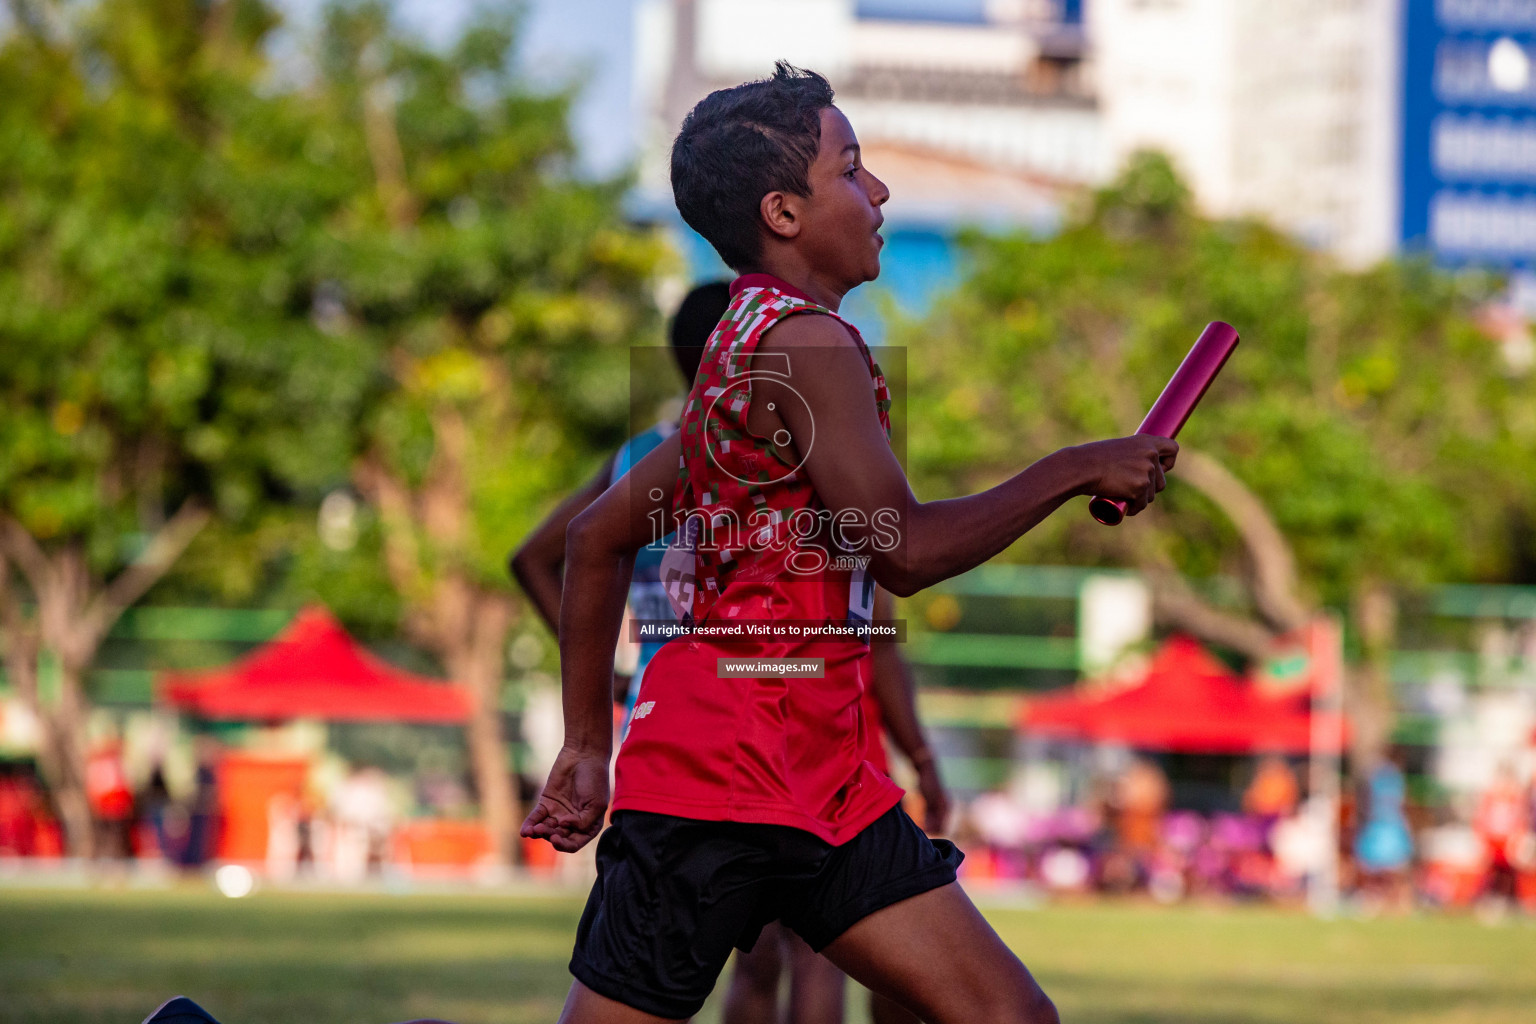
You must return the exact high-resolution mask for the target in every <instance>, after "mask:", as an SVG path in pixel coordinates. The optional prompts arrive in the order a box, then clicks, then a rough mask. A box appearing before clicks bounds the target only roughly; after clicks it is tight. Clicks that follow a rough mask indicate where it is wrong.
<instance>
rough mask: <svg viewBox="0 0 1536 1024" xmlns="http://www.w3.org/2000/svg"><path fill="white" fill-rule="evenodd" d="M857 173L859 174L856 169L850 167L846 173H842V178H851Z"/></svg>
mask: <svg viewBox="0 0 1536 1024" xmlns="http://www.w3.org/2000/svg"><path fill="white" fill-rule="evenodd" d="M858 173H859V169H858V168H857V167H850V168H848V169H847V170H846V171H844V172H843V177H845V178H851V177H853V176H854V175H856V174H858Z"/></svg>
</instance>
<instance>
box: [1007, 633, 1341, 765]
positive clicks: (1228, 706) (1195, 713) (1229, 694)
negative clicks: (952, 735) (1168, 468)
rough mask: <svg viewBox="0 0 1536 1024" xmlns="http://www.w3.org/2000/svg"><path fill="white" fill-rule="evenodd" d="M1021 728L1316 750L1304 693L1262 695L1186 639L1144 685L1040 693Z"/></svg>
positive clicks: (1193, 749) (1171, 647) (1173, 744)
mask: <svg viewBox="0 0 1536 1024" xmlns="http://www.w3.org/2000/svg"><path fill="white" fill-rule="evenodd" d="M1020 726H1021V727H1022V728H1023V729H1024V730H1025V731H1026V732H1031V733H1036V734H1040V735H1045V736H1055V737H1060V738H1063V739H1074V740H1081V741H1085V742H1093V743H1123V744H1125V745H1126V746H1130V747H1141V748H1144V749H1150V750H1171V751H1179V752H1185V753H1205V754H1240V753H1249V752H1254V751H1273V752H1276V753H1292V754H1300V753H1306V752H1307V751H1308V750H1309V749H1311V743H1312V715H1311V709H1310V707H1309V705H1308V698H1307V694H1306V693H1304V692H1303V693H1299V694H1298V693H1292V694H1286V695H1283V696H1268V695H1266V694H1263V693H1260V692H1259V691H1258V689H1257V688H1256V687H1255V686H1254V685H1253V684H1252V683H1248V682H1244V681H1243V680H1242V679H1241V678H1239V677H1238V676H1236V675H1234V674H1233V673H1232V672H1231V671H1229V670H1228V669H1227V667H1226V666H1225V665H1223V664H1221V662H1219V661H1217V660H1216V659H1215V658H1214V657H1212V656H1211V655H1210V654H1209V653H1208V652H1207V651H1206V650H1205V649H1204V648H1203V647H1201V646H1200V644H1199V643H1198V642H1197V641H1195V640H1193V639H1191V638H1189V637H1183V636H1176V637H1174V638H1172V639H1171V640H1169V641H1168V642H1167V643H1166V644H1164V645H1163V646H1162V648H1161V649H1159V650H1158V652H1157V654H1156V655H1155V656H1154V657H1153V659H1152V663H1151V665H1149V666H1148V668H1147V673H1146V676H1145V677H1144V678H1143V679H1142V680H1141V681H1140V682H1139V683H1136V684H1133V685H1131V686H1129V687H1125V688H1120V689H1114V690H1107V691H1102V692H1091V691H1090V692H1083V691H1080V690H1078V689H1075V688H1074V689H1070V690H1057V691H1054V692H1052V693H1047V694H1043V695H1042V696H1040V697H1037V698H1034V699H1032V700H1030V701H1028V702H1027V703H1026V704H1025V705H1024V708H1023V710H1022V712H1021V714H1020ZM1326 734H1327V735H1338V734H1339V732H1338V731H1337V730H1328V731H1327V732H1326Z"/></svg>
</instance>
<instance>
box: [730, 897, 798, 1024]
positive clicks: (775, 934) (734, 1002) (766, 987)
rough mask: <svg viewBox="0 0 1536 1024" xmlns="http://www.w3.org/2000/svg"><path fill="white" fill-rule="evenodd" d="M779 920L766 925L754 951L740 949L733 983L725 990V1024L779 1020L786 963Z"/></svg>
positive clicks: (775, 1022) (765, 1023) (769, 1023)
mask: <svg viewBox="0 0 1536 1024" xmlns="http://www.w3.org/2000/svg"><path fill="white" fill-rule="evenodd" d="M787 930H788V929H786V928H785V927H784V926H783V925H781V924H779V922H777V921H773V922H770V923H769V924H766V925H764V926H763V930H762V933H761V934H760V935H758V937H757V944H756V945H754V946H753V947H752V952H750V953H743V952H741V951H740V950H737V952H736V956H735V957H734V960H735V966H733V967H732V968H731V987H730V988H729V989H728V990H727V991H726V994H725V1008H724V1012H723V1013H721V1015H720V1019H721V1021H722V1022H723V1024H778V1020H779V975H780V972H781V971H782V969H783V964H784V941H783V940H784V934H785V932H786V931H787Z"/></svg>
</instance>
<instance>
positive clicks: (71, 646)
mask: <svg viewBox="0 0 1536 1024" xmlns="http://www.w3.org/2000/svg"><path fill="white" fill-rule="evenodd" d="M207 521H208V513H207V512H205V511H203V509H202V508H201V506H199V505H198V504H197V503H196V502H192V501H189V502H186V503H185V504H183V505H182V506H181V507H180V508H179V509H177V511H176V514H175V515H173V516H172V517H171V518H170V519H169V520H167V521H166V522H165V523H164V525H162V526H161V527H160V528H159V529H158V530H156V531H155V534H154V536H153V537H151V538H150V542H149V543H148V544H147V545H145V547H144V550H143V551H142V552H140V554H139V556H138V557H137V558H135V559H134V560H133V561H132V562H131V563H129V564H128V565H127V566H126V567H125V568H124V569H123V571H122V572H120V573H118V575H117V576H116V577H114V578H113V579H111V580H110V581H101V580H99V579H97V578H96V577H94V576H93V575H92V573H91V572H90V570H89V568H88V567H87V565H86V560H85V553H84V552H83V551H82V550H81V548H80V546H79V545H78V544H65V545H63V546H61V547H59V548H58V549H56V550H53V551H44V550H43V548H42V546H41V545H40V544H38V542H37V539H36V538H34V537H33V536H32V535H31V534H29V533H28V532H27V531H26V529H25V528H23V527H22V526H21V524H20V523H18V522H17V521H16V520H14V519H11V518H10V517H9V516H5V515H3V514H0V640H3V641H4V646H5V663H6V672H7V674H8V675H9V676H10V677H11V679H12V681H13V683H14V684H15V686H16V688H17V691H18V693H19V694H20V696H21V698H22V700H23V701H24V702H25V703H26V705H27V707H28V709H29V710H31V711H32V713H33V714H34V715H36V716H37V719H38V721H39V722H40V723H41V724H42V733H43V735H42V742H41V745H40V747H39V749H38V754H37V765H38V771H39V773H40V774H41V775H42V778H43V782H44V783H45V784H46V785H47V786H48V791H49V793H50V794H52V796H53V801H54V804H55V806H56V807H57V808H58V812H59V819H60V821H61V823H62V824H63V826H64V836H65V841H66V848H67V849H68V850H69V852H70V853H71V854H72V855H74V856H77V857H91V856H93V855H94V854H95V852H96V843H95V838H96V828H95V822H94V820H93V818H92V816H91V806H90V801H89V799H87V797H86V789H85V776H86V757H87V755H88V753H89V751H87V750H86V726H87V724H88V721H89V719H90V712H91V705H90V699H89V698H88V697H87V696H86V693H85V685H84V683H85V673H86V671H87V669H89V667H90V665H91V663H92V662H93V661H94V660H95V658H96V652H97V650H98V649H100V647H101V642H102V640H104V639H105V638H106V635H107V632H108V630H110V629H111V628H112V625H113V623H115V622H116V621H117V620H118V618H119V617H120V616H121V615H122V613H123V611H124V610H125V609H126V608H128V607H129V606H130V605H132V604H133V603H134V602H135V601H137V600H138V599H139V598H140V597H142V596H143V595H144V592H145V591H146V590H148V589H149V588H150V587H151V586H153V585H154V583H155V582H156V581H157V580H159V579H160V578H161V577H163V576H164V575H165V573H166V572H167V571H168V570H169V569H170V567H171V566H172V565H173V564H174V563H175V561H176V559H178V558H180V557H181V553H182V552H183V551H185V550H186V548H187V545H188V544H190V543H192V539H193V538H194V537H195V536H197V534H198V532H199V531H200V530H201V529H202V528H203V526H204V524H205V523H207ZM12 566H14V567H15V568H17V569H19V570H20V574H19V576H18V574H16V573H13V572H12ZM23 581H24V582H25V587H26V589H27V590H30V591H31V595H32V599H33V600H34V601H35V602H36V604H37V612H36V615H35V616H33V617H30V618H29V617H28V616H27V615H26V614H25V613H24V612H23V611H22V601H23ZM45 659H46V662H45ZM45 666H46V676H47V678H46V679H44V678H41V677H42V676H43V675H44V669H45Z"/></svg>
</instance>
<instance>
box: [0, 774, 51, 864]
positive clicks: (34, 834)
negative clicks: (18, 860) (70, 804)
mask: <svg viewBox="0 0 1536 1024" xmlns="http://www.w3.org/2000/svg"><path fill="white" fill-rule="evenodd" d="M59 853H60V836H59V827H58V824H57V823H56V822H55V821H54V820H53V817H52V815H50V814H49V813H48V802H47V801H46V800H45V799H44V798H43V793H42V790H41V789H39V788H38V786H37V783H36V782H35V781H33V780H32V778H30V777H29V776H26V775H8V776H0V857H50V856H52V857H56V856H58V855H59Z"/></svg>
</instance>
